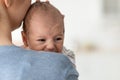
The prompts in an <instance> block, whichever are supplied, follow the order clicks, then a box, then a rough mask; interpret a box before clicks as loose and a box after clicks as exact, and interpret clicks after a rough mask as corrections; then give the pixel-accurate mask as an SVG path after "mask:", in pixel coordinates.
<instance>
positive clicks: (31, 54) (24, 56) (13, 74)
mask: <svg viewBox="0 0 120 80" xmlns="http://www.w3.org/2000/svg"><path fill="white" fill-rule="evenodd" d="M0 80H78V72H77V71H76V69H75V68H74V67H73V65H72V63H71V62H70V60H69V59H68V58H67V57H66V56H64V55H62V54H57V53H53V52H51V53H50V52H36V51H30V50H25V49H22V48H20V47H17V46H0Z"/></svg>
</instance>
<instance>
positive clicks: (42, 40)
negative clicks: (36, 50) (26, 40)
mask: <svg viewBox="0 0 120 80" xmlns="http://www.w3.org/2000/svg"><path fill="white" fill-rule="evenodd" d="M37 41H41V42H45V41H46V40H45V39H38V40H37Z"/></svg>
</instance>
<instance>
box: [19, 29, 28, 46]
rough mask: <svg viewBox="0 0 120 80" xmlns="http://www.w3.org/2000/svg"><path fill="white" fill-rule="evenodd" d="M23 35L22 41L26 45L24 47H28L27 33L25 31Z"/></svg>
mask: <svg viewBox="0 0 120 80" xmlns="http://www.w3.org/2000/svg"><path fill="white" fill-rule="evenodd" d="M21 35H22V41H23V43H24V46H25V47H27V46H28V44H27V37H26V33H25V32H24V31H21Z"/></svg>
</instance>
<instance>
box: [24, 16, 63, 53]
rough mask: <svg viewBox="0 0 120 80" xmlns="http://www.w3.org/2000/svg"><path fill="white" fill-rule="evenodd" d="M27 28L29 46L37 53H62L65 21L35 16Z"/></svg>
mask: <svg viewBox="0 0 120 80" xmlns="http://www.w3.org/2000/svg"><path fill="white" fill-rule="evenodd" d="M29 23H30V24H29V27H28V28H27V30H28V33H27V35H26V39H27V40H26V41H27V46H28V47H29V48H30V49H33V50H37V51H51V52H62V48H63V41H64V23H63V19H62V18H60V19H58V20H55V19H52V18H51V17H50V16H49V15H48V16H39V15H33V17H32V18H31V21H30V22H29Z"/></svg>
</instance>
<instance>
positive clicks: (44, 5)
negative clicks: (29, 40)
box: [23, 0, 64, 32]
mask: <svg viewBox="0 0 120 80" xmlns="http://www.w3.org/2000/svg"><path fill="white" fill-rule="evenodd" d="M38 10H39V11H41V14H43V15H47V14H52V15H53V16H54V17H55V18H58V17H62V18H64V16H63V15H62V14H61V12H60V11H59V10H58V9H57V8H56V7H54V6H53V5H52V4H50V2H49V1H46V2H41V1H39V0H37V1H36V2H35V3H33V4H32V5H31V6H30V8H29V10H28V12H27V14H26V16H25V18H24V20H23V31H24V32H26V31H27V28H26V27H27V25H29V24H28V23H29V20H30V19H31V17H32V16H31V14H32V13H34V12H36V11H38Z"/></svg>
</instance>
